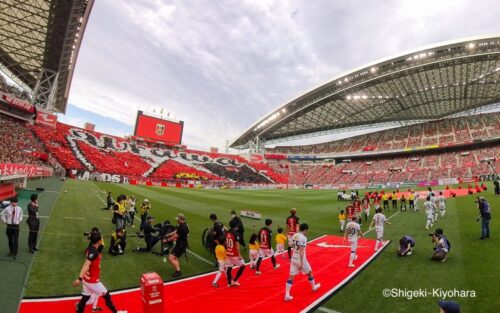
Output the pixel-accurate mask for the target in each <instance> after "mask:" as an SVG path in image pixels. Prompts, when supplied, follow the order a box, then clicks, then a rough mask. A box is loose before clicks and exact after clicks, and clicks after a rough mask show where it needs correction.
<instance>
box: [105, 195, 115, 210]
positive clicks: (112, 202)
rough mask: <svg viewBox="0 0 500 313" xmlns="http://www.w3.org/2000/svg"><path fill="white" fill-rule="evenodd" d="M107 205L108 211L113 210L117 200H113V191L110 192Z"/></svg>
mask: <svg viewBox="0 0 500 313" xmlns="http://www.w3.org/2000/svg"><path fill="white" fill-rule="evenodd" d="M106 203H107V205H108V207H107V208H106V209H107V210H112V209H113V206H114V205H115V200H113V197H112V196H111V191H110V192H108V197H107V198H106Z"/></svg>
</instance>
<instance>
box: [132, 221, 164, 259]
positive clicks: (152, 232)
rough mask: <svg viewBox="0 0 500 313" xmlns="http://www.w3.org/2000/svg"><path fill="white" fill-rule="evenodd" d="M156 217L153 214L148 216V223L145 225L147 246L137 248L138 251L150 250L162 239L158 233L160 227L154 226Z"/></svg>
mask: <svg viewBox="0 0 500 313" xmlns="http://www.w3.org/2000/svg"><path fill="white" fill-rule="evenodd" d="M154 221H155V219H154V217H152V216H148V217H146V223H145V224H144V227H143V232H144V241H145V242H146V248H139V247H137V248H135V251H136V252H150V251H151V249H153V247H154V245H155V244H156V243H157V242H158V241H159V240H160V236H158V235H156V233H157V232H158V229H156V228H154V227H153V223H154Z"/></svg>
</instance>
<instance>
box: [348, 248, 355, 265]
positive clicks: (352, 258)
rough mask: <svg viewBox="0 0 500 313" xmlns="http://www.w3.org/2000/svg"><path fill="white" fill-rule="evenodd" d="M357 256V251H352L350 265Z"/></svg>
mask: <svg viewBox="0 0 500 313" xmlns="http://www.w3.org/2000/svg"><path fill="white" fill-rule="evenodd" d="M355 255H356V251H351V256H350V257H349V264H353V262H354V256H355Z"/></svg>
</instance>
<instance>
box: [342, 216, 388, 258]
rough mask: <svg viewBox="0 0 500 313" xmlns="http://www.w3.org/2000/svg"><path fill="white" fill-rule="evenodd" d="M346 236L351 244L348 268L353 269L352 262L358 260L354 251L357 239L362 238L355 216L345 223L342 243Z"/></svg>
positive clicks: (356, 247) (356, 246) (356, 248)
mask: <svg viewBox="0 0 500 313" xmlns="http://www.w3.org/2000/svg"><path fill="white" fill-rule="evenodd" d="M379 209H380V208H379ZM379 209H378V210H379ZM347 236H349V243H350V244H351V256H350V258H349V267H354V261H355V260H357V259H358V256H357V255H356V250H358V238H359V237H363V232H362V231H361V227H360V226H359V224H358V223H357V222H356V216H354V217H353V218H352V221H351V222H349V223H347V225H346V228H345V233H344V241H345V239H346V238H347Z"/></svg>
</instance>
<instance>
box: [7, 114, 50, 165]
mask: <svg viewBox="0 0 500 313" xmlns="http://www.w3.org/2000/svg"><path fill="white" fill-rule="evenodd" d="M0 124H1V125H2V126H1V127H0V163H16V164H31V165H45V162H43V161H42V160H40V159H39V158H38V157H37V156H36V154H33V152H41V153H43V152H45V149H44V147H43V144H42V143H41V142H40V141H39V140H38V139H37V138H35V136H34V135H33V133H32V132H31V130H30V129H29V127H28V126H27V125H26V124H27V123H26V122H25V121H21V120H17V119H15V118H13V117H10V116H7V115H3V114H0Z"/></svg>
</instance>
